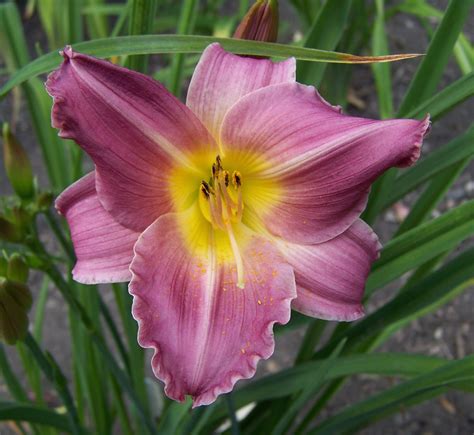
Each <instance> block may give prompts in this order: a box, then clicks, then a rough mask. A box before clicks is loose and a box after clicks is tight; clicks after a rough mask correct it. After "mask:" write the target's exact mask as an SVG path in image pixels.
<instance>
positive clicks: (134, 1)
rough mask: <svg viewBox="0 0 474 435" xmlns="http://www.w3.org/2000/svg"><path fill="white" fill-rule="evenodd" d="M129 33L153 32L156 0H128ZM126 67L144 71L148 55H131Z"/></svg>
mask: <svg viewBox="0 0 474 435" xmlns="http://www.w3.org/2000/svg"><path fill="white" fill-rule="evenodd" d="M130 1H131V12H130V18H129V26H128V34H129V35H148V34H151V33H152V32H153V25H154V20H155V15H156V8H157V0H130ZM126 66H127V68H130V69H134V70H136V71H140V72H142V73H146V71H147V69H148V56H145V55H142V56H131V57H129V58H128V59H127V62H126Z"/></svg>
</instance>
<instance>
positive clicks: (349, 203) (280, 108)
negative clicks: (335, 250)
mask: <svg viewBox="0 0 474 435" xmlns="http://www.w3.org/2000/svg"><path fill="white" fill-rule="evenodd" d="M428 126H429V119H428V118H426V119H425V120H423V121H416V120H409V119H393V120H386V121H374V120H369V119H363V118H356V117H352V116H346V115H343V114H341V113H340V110H339V109H338V108H336V107H332V106H330V105H329V104H328V103H326V102H325V101H324V100H323V99H322V98H321V97H320V96H319V95H318V93H317V92H316V91H315V89H314V88H313V87H310V86H304V85H300V84H298V83H294V84H280V85H274V86H269V87H266V88H263V89H260V90H258V91H255V92H253V93H251V94H249V95H247V96H245V97H243V98H242V99H241V100H239V101H238V102H237V103H236V104H235V105H234V106H233V107H232V108H231V109H230V110H229V112H228V113H227V115H226V117H225V119H224V122H223V126H222V130H221V144H222V147H223V149H224V152H225V153H226V152H228V154H229V155H231V156H232V157H231V158H234V159H236V160H238V159H239V155H244V156H248V155H250V156H251V155H258V156H260V157H261V158H262V159H264V160H265V163H266V164H265V168H264V169H262V170H260V171H259V172H258V173H255V174H253V175H252V174H251V177H253V178H254V179H260V180H267V181H269V180H274V181H275V182H276V185H278V186H279V193H278V198H275V195H273V196H272V195H269V197H268V204H265V202H266V199H265V198H263V197H262V198H259V202H260V203H261V204H262V205H265V206H264V207H262V211H260V212H259V209H258V204H246V205H248V206H250V207H251V208H253V209H254V210H252V211H253V212H254V213H255V214H256V215H259V216H260V218H261V219H262V220H263V222H264V223H265V225H266V226H267V228H268V229H269V230H270V231H271V232H272V233H273V234H275V235H278V236H281V237H283V238H285V239H287V240H289V241H292V242H297V243H309V244H312V243H320V242H324V241H326V240H329V239H331V238H333V237H335V236H337V235H339V234H341V233H342V232H343V231H344V230H346V229H347V228H349V226H351V225H352V223H353V222H354V221H355V219H357V217H358V216H359V215H360V213H361V212H362V210H363V209H364V207H365V205H366V201H367V195H368V191H369V187H370V184H371V183H372V182H373V181H374V180H375V179H376V178H377V177H378V176H379V175H380V174H381V173H382V172H384V171H385V170H387V169H388V168H390V167H392V166H398V167H403V166H409V165H411V164H413V163H414V162H415V161H416V160H417V158H418V157H419V155H420V147H421V143H422V140H423V137H424V135H425V133H426V131H427V129H428ZM244 182H245V180H244ZM270 196H271V198H270Z"/></svg>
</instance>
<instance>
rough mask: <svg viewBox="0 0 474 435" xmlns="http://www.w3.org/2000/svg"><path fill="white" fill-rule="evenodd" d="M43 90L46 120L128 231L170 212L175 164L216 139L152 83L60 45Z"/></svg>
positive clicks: (185, 163) (186, 163)
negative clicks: (47, 101) (83, 161)
mask: <svg viewBox="0 0 474 435" xmlns="http://www.w3.org/2000/svg"><path fill="white" fill-rule="evenodd" d="M63 55H64V62H63V64H62V65H61V67H60V68H59V69H58V70H56V71H54V72H53V73H52V74H50V76H49V78H48V81H47V82H46V88H47V90H48V92H49V93H50V95H51V96H53V98H54V106H53V111H52V123H53V126H54V127H56V128H59V129H60V132H59V134H60V136H62V137H65V138H70V139H74V140H75V141H76V142H77V143H78V144H79V145H80V146H81V147H82V148H83V149H84V150H85V151H86V152H87V153H88V154H89V155H90V156H91V157H92V159H93V160H94V163H95V164H96V170H97V179H96V183H97V191H98V193H99V198H100V201H101V203H102V204H103V206H104V207H105V209H106V210H107V211H109V212H110V213H111V214H112V215H113V216H114V218H115V219H117V220H118V221H119V222H121V223H122V224H123V225H125V226H127V227H129V228H131V229H134V230H136V231H142V230H144V229H145V228H146V227H147V226H148V225H150V224H151V223H152V222H153V221H154V220H155V219H156V218H157V217H158V216H160V215H161V214H163V213H167V212H169V211H170V210H173V200H172V194H171V193H170V188H169V183H170V174H171V173H172V172H173V169H174V168H176V167H177V166H179V167H183V168H188V169H189V171H191V172H193V171H196V168H195V165H194V164H193V163H192V161H191V157H190V156H191V155H195V154H196V153H198V154H199V153H201V154H202V153H211V154H213V155H215V150H216V145H215V143H214V140H213V139H212V137H211V136H210V135H209V133H208V132H207V130H206V129H205V127H204V126H203V125H202V124H201V122H200V121H199V119H197V117H196V116H195V115H194V114H193V113H192V112H191V111H190V110H189V109H188V108H187V107H186V106H184V105H183V104H182V103H180V102H179V100H177V99H176V98H175V97H174V96H173V95H171V94H170V93H169V92H168V91H167V90H166V89H165V88H164V87H163V86H162V85H161V84H160V83H158V82H156V81H154V80H153V79H151V78H150V77H147V76H145V75H143V74H140V73H137V72H135V71H130V70H127V69H125V68H121V67H119V66H116V65H113V64H112V63H110V62H106V61H104V60H99V59H96V58H93V57H90V56H86V55H84V54H80V53H74V52H73V51H72V49H71V48H70V47H66V49H65V50H64V53H63Z"/></svg>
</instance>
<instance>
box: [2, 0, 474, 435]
mask: <svg viewBox="0 0 474 435" xmlns="http://www.w3.org/2000/svg"><path fill="white" fill-rule="evenodd" d="M251 4H252V2H251V1H249V0H240V1H237V0H236V1H224V0H182V1H171V0H127V1H116V2H111V1H106V0H28V1H26V2H14V1H3V2H1V3H0V47H1V51H0V56H1V58H2V62H3V63H2V64H1V70H0V79H1V82H0V84H2V88H1V89H0V98H5V100H4V102H3V104H6V107H7V109H6V110H5V111H2V112H1V113H2V119H1V121H2V123H3V124H4V127H3V150H4V158H3V161H4V164H5V166H6V168H5V175H6V176H7V177H8V180H9V182H10V184H11V187H12V189H10V190H9V189H7V188H3V187H2V189H3V190H2V191H3V192H4V193H5V194H4V195H3V196H2V198H1V203H0V204H1V210H0V213H1V215H0V237H1V239H2V242H1V243H2V249H3V252H2V253H1V257H0V326H1V331H2V332H1V338H2V339H3V341H4V342H5V343H7V344H10V345H12V344H13V345H14V348H9V349H6V348H5V347H4V346H2V345H0V373H1V376H2V378H3V383H4V385H5V388H6V390H7V392H6V394H2V400H1V401H0V421H2V422H3V424H4V426H0V431H1V432H2V433H3V429H2V427H4V428H5V431H6V430H7V428H9V429H8V430H11V431H12V433H35V434H36V433H38V434H43V433H45V434H54V433H73V434H82V433H99V434H108V433H126V434H136V433H140V434H142V433H166V434H168V433H169V434H176V433H186V434H188V433H192V434H207V433H212V432H213V431H216V430H219V431H220V432H224V433H233V434H237V433H239V432H242V433H250V434H253V433H255V434H262V433H272V434H282V433H289V432H291V433H297V434H302V433H315V434H333V433H337V434H339V433H353V432H354V431H356V430H359V429H361V428H364V427H366V426H368V425H371V424H372V423H374V422H376V421H377V420H380V419H383V418H386V417H388V416H390V415H393V414H395V413H397V412H400V411H401V410H403V409H407V408H409V407H410V406H412V405H415V404H418V403H420V402H422V401H427V400H430V399H432V398H434V397H438V396H441V395H443V394H444V393H445V392H446V391H448V390H453V389H454V390H457V391H460V392H462V393H463V394H465V395H466V396H465V397H468V395H469V394H472V393H474V355H467V356H464V357H463V358H458V359H457V360H455V359H452V360H448V359H444V358H440V357H438V356H436V357H435V356H430V355H421V354H415V353H410V352H405V353H396V354H395V353H390V352H387V351H385V350H384V351H380V348H381V346H382V345H383V344H384V343H385V342H386V341H387V340H388V339H389V338H390V337H392V336H393V335H394V334H395V333H397V332H398V331H400V330H401V329H402V328H405V327H406V326H407V325H409V324H411V323H412V322H414V321H416V320H417V319H419V318H421V317H422V316H424V315H426V314H428V313H431V312H433V311H435V310H437V309H439V308H440V307H442V306H443V305H445V304H446V303H448V302H450V301H451V300H453V299H454V298H456V297H460V295H462V294H463V293H464V292H466V291H467V290H469V289H471V290H472V287H473V283H474V267H473V264H474V247H473V245H472V235H473V233H474V201H473V200H470V201H469V200H466V201H460V203H459V204H455V206H452V207H450V208H449V209H447V210H446V211H445V212H444V213H442V214H441V215H439V216H437V215H436V213H434V211H435V210H436V208H437V206H438V204H439V203H440V202H441V201H443V200H444V199H445V197H446V194H447V192H449V190H450V188H451V187H452V186H453V185H454V184H455V183H456V182H457V180H459V179H460V177H462V176H463V174H465V173H466V171H469V170H471V171H472V165H471V166H470V162H471V159H472V157H473V154H474V128H473V125H472V124H471V125H469V124H468V125H465V129H464V130H463V131H460V132H457V131H456V132H453V134H452V135H451V136H450V137H449V138H448V139H447V140H446V141H445V142H444V143H442V144H441V145H440V146H438V147H436V148H435V149H433V150H430V152H428V153H424V154H423V157H422V158H421V160H420V161H419V162H418V164H417V165H415V166H414V167H412V168H410V169H407V170H404V171H399V170H396V169H393V170H390V171H388V172H387V173H386V174H385V175H384V176H383V177H381V178H380V179H379V180H378V181H377V183H376V184H375V185H374V186H373V189H372V192H371V196H370V201H369V205H368V207H367V209H366V211H365V212H364V215H363V218H364V219H365V220H366V221H367V222H368V223H370V224H372V225H374V224H375V225H378V224H379V223H380V221H381V218H382V217H383V216H384V215H385V212H386V210H389V209H391V210H392V211H395V212H398V214H399V216H398V217H399V219H398V220H397V222H396V223H395V227H396V228H395V229H394V231H391V233H390V234H389V235H388V236H387V237H385V239H386V243H385V247H384V250H383V252H382V255H381V258H380V259H379V260H378V261H377V262H376V263H375V264H374V267H373V270H372V273H371V275H370V277H369V280H368V283H367V288H366V301H367V303H368V304H369V306H370V309H369V310H368V315H367V316H366V317H365V318H364V319H362V320H361V321H359V322H356V323H351V324H345V323H342V324H339V325H337V326H334V325H333V324H332V323H331V322H325V321H322V320H314V319H310V318H306V317H304V316H301V315H298V314H297V313H293V316H292V320H291V322H290V323H289V324H288V325H286V326H284V327H277V328H276V334H277V335H278V336H280V337H282V336H284V335H286V334H289V333H290V332H291V331H295V330H299V331H302V332H303V331H304V336H303V338H302V340H301V343H300V347H299V349H298V351H297V352H296V355H295V358H294V359H292V360H291V362H290V363H289V364H287V367H286V368H285V369H283V370H280V371H278V372H277V373H271V374H269V373H267V374H265V375H264V376H262V377H260V378H259V379H257V380H253V381H250V382H247V383H243V382H241V383H239V384H238V385H237V388H236V389H235V391H234V392H233V393H232V394H230V395H227V398H220V399H219V400H218V401H217V402H216V403H215V404H213V405H211V406H209V407H201V408H198V409H194V410H191V409H190V402H189V401H187V402H186V403H184V404H178V403H174V402H171V401H169V400H168V399H166V398H165V397H164V396H163V394H162V387H161V384H159V383H158V382H157V381H155V380H154V379H151V378H150V377H149V375H148V373H147V372H146V370H145V367H148V361H145V360H146V358H145V352H144V351H143V349H141V348H140V347H139V346H138V344H137V342H136V332H137V326H136V324H135V321H134V320H133V319H132V317H131V314H130V306H131V297H130V296H129V294H128V293H127V290H126V287H125V286H124V285H122V284H115V285H112V286H111V288H110V289H106V290H104V289H102V288H101V289H100V290H99V289H98V288H97V286H84V285H81V284H78V283H75V282H73V281H72V280H71V274H70V269H71V267H72V265H73V263H74V254H73V251H72V245H71V242H70V239H69V235H68V233H67V227H66V226H65V224H64V222H62V221H60V219H59V218H58V217H57V216H56V214H55V212H54V210H52V208H51V204H52V200H53V198H54V196H55V195H57V194H58V193H59V192H61V190H62V189H64V188H65V187H66V186H68V185H69V184H71V183H72V182H73V181H74V180H77V179H78V178H80V177H81V176H82V175H83V174H84V173H85V172H86V170H87V169H88V168H90V162H89V161H88V160H87V159H86V158H85V157H84V156H83V154H82V152H81V151H80V149H79V148H78V147H77V146H75V145H74V144H73V143H71V142H70V141H67V140H63V139H61V138H59V137H58V136H57V132H56V131H55V130H54V129H52V127H51V125H50V111H51V104H52V102H51V98H50V97H49V96H48V95H47V94H46V92H45V90H44V86H43V81H44V76H43V75H41V74H44V73H45V72H47V71H50V70H52V69H53V68H55V67H56V66H57V65H58V64H59V62H60V58H59V56H58V55H57V51H58V49H60V48H62V47H63V46H64V45H66V44H73V45H74V46H77V49H78V50H79V49H80V50H81V51H84V52H87V53H91V54H94V55H97V56H99V57H103V58H108V59H110V60H111V61H112V62H115V63H119V64H123V65H125V66H127V67H129V68H133V69H135V70H138V71H142V72H145V73H147V74H150V75H151V76H153V77H154V78H156V79H158V80H160V81H161V82H163V83H164V84H165V85H166V86H167V88H168V89H170V90H171V91H172V92H173V93H174V94H175V95H177V96H179V97H180V98H183V97H184V95H185V90H186V86H187V83H188V82H189V78H190V76H191V74H192V72H193V70H194V67H195V65H196V63H197V61H198V59H199V53H200V52H201V51H202V49H203V48H204V47H205V46H206V45H207V44H208V43H209V42H210V41H212V40H215V39H214V38H229V37H231V36H232V34H233V32H234V30H235V28H236V26H237V25H238V23H239V22H240V20H241V19H242V17H243V16H244V15H245V13H246V11H247V10H248V9H249V7H250V6H251ZM473 6H474V1H472V0H450V1H449V2H446V5H445V7H443V8H437V7H435V6H434V5H433V3H432V2H430V1H427V0H400V1H396V0H394V1H384V0H287V1H284V0H280V29H279V35H280V36H279V42H280V43H283V44H285V45H271V44H265V43H253V44H252V43H249V42H246V41H236V40H234V41H231V40H227V39H219V40H220V41H221V42H222V43H223V45H224V46H225V47H226V48H228V49H229V50H232V51H234V52H237V53H241V54H260V55H267V56H272V57H275V58H281V57H285V56H290V55H294V56H295V57H296V58H297V59H298V81H300V82H302V83H307V84H311V85H315V86H317V87H318V88H320V90H321V92H322V94H323V96H324V97H325V98H326V99H328V100H329V101H331V103H333V104H339V105H341V106H342V107H343V108H344V109H347V110H349V111H352V112H354V111H355V112H357V113H364V112H365V111H367V107H366V105H365V103H364V101H363V100H361V98H360V97H359V96H357V94H356V93H354V89H353V83H354V80H355V79H357V78H358V76H357V69H356V68H355V67H354V66H353V65H348V64H343V63H328V62H326V61H330V62H339V61H340V60H341V56H340V55H338V54H336V53H325V52H320V51H318V50H328V51H337V52H342V53H352V54H357V55H374V56H377V55H385V54H388V53H389V52H390V51H391V50H392V51H393V47H394V45H396V44H394V41H395V40H396V36H397V35H396V32H395V34H391V33H390V32H389V31H388V30H387V29H392V31H393V29H394V28H393V26H392V27H390V26H391V24H390V23H391V22H392V20H394V19H396V17H398V16H400V15H401V14H403V15H404V16H409V17H411V18H413V19H415V20H416V21H417V22H418V23H419V24H420V25H421V28H422V29H423V34H424V35H423V36H424V40H426V41H427V44H426V45H422V46H421V50H422V51H423V52H425V56H423V57H422V58H421V59H420V60H418V61H413V60H412V61H408V62H414V63H413V65H417V66H416V68H413V69H412V71H413V72H410V76H409V77H405V82H404V83H405V84H406V86H405V87H404V88H403V89H401V90H400V89H399V88H395V86H394V81H395V79H394V75H393V66H392V65H391V64H388V63H378V64H373V65H371V67H370V70H364V74H365V76H370V80H373V83H374V88H375V95H374V96H373V99H374V100H375V101H376V103H377V104H376V106H375V107H376V110H377V111H378V114H377V113H372V115H374V116H379V117H380V118H390V117H412V118H418V119H421V118H422V117H424V116H425V114H426V113H428V112H429V113H430V114H431V117H432V120H433V122H434V125H433V129H436V126H437V123H438V121H440V122H441V121H442V119H443V118H444V117H445V116H446V115H448V114H449V113H450V112H451V111H453V110H454V109H456V108H457V107H458V106H459V105H461V104H462V103H463V102H465V101H466V100H467V99H469V98H471V97H472V95H473V94H474V72H473V71H474V48H473V46H472V43H471V41H470V38H472V32H471V34H468V33H467V34H466V33H464V32H465V31H466V23H467V22H468V20H469V19H470V20H471V23H472V13H473ZM395 30H396V29H395ZM142 35H151V36H142ZM168 35H169V36H168ZM173 35H184V36H173ZM186 35H187V36H186ZM321 61H322V62H321ZM453 65H454V68H455V70H456V74H455V77H450V80H449V81H448V82H446V71H447V69H448V67H449V68H453ZM354 74H355V76H354ZM38 75H40V76H38ZM354 77H355V78H354ZM23 107H24V108H25V109H26V113H27V116H28V117H29V120H28V122H29V124H28V125H29V126H31V127H29V128H30V129H29V130H28V141H29V142H30V143H33V144H34V151H33V152H32V153H31V152H30V151H31V150H30V149H28V154H30V157H31V154H33V155H34V156H35V159H37V158H38V156H41V159H42V163H41V164H39V163H38V162H37V161H36V160H35V159H32V163H33V164H32V165H31V164H30V163H29V158H28V154H26V153H25V150H24V147H22V145H21V143H20V142H19V141H18V139H17V138H16V136H15V135H16V133H17V131H16V130H17V126H18V125H19V123H20V121H21V117H22V116H23V115H22V114H23V113H24V112H25V110H24V109H23ZM469 122H472V117H471V120H470V121H469ZM38 150H39V152H38ZM32 167H33V169H32ZM469 168H470V169H469ZM38 180H40V181H38ZM407 198H408V200H407V201H406V202H407V203H409V204H410V207H406V206H404V204H405V203H404V202H400V201H405V200H406V199H407ZM460 247H461V248H460ZM29 270H31V271H32V273H28V272H29ZM387 289H390V291H388V290H387ZM56 292H59V294H60V295H61V297H62V300H63V303H65V305H66V306H67V316H68V322H67V325H68V330H67V331H61V332H63V333H65V334H66V336H67V340H68V341H70V343H71V349H72V350H71V352H72V355H71V358H70V359H68V360H66V361H65V362H64V361H61V364H59V363H58V360H59V359H61V355H60V352H59V353H55V354H54V355H53V354H52V353H50V352H49V351H48V350H47V347H46V346H45V343H44V342H45V337H47V336H48V335H55V334H56V333H58V332H59V331H55V330H45V329H44V328H43V326H44V322H45V307H46V305H47V302H48V300H49V299H50V298H53V297H54V295H55V294H56ZM32 294H33V295H34V298H33V299H34V304H33V308H31V305H32ZM380 294H384V295H386V297H385V298H383V303H381V304H378V305H377V304H375V305H374V304H373V303H372V301H373V300H375V299H374V297H377V296H379V295H380ZM104 295H110V296H111V297H110V298H108V299H107V300H105V297H104ZM469 301H471V302H472V299H469ZM28 319H29V320H28ZM15 343H16V344H15ZM13 350H14V351H13ZM12 361H13V362H12ZM358 374H369V375H375V376H378V377H390V378H392V377H396V378H397V379H400V382H397V383H396V384H395V385H390V384H389V385H388V386H387V388H385V389H383V390H382V391H380V392H377V393H376V394H374V395H372V396H370V397H368V398H367V397H362V396H360V397H359V396H354V397H351V398H350V401H349V403H350V404H349V405H348V406H347V407H345V408H344V409H338V410H336V411H334V412H332V413H331V414H328V413H327V412H326V411H325V409H326V408H327V406H328V405H329V404H330V403H331V401H332V400H334V397H337V393H338V392H339V391H340V390H341V387H342V386H343V384H344V383H345V382H346V380H347V379H348V378H350V377H352V376H354V375H358ZM470 400H471V399H470ZM469 403H472V402H469ZM446 406H448V405H446ZM466 418H467V417H466ZM467 424H471V425H472V424H474V423H473V422H472V421H471V422H470V423H467ZM471 428H472V427H471Z"/></svg>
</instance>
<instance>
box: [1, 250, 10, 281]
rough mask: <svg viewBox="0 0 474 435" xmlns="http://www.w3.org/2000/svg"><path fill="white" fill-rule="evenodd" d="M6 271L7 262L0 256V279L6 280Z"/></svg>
mask: <svg viewBox="0 0 474 435" xmlns="http://www.w3.org/2000/svg"><path fill="white" fill-rule="evenodd" d="M7 271H8V260H7V259H6V258H5V256H4V255H2V254H0V278H6V277H7Z"/></svg>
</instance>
